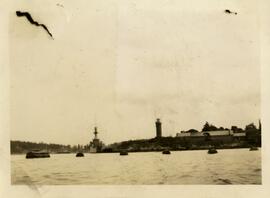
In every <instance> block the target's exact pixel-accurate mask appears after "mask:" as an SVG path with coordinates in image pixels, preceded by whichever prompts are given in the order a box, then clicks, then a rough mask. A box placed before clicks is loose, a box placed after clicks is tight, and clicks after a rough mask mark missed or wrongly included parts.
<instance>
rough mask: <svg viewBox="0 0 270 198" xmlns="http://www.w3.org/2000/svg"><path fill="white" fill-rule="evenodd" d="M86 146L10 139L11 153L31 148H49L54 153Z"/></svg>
mask: <svg viewBox="0 0 270 198" xmlns="http://www.w3.org/2000/svg"><path fill="white" fill-rule="evenodd" d="M82 148H84V146H82V145H74V146H71V145H62V144H47V143H44V142H39V143H35V142H25V141H13V140H11V141H10V152H11V154H20V153H27V152H28V151H31V150H47V151H49V152H52V153H54V152H55V153H57V152H77V151H78V150H81V149H82Z"/></svg>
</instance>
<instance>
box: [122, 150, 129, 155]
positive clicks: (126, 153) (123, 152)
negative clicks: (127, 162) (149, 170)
mask: <svg viewBox="0 0 270 198" xmlns="http://www.w3.org/2000/svg"><path fill="white" fill-rule="evenodd" d="M120 155H128V152H127V151H121V152H120Z"/></svg>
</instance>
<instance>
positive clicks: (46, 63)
mask: <svg viewBox="0 0 270 198" xmlns="http://www.w3.org/2000/svg"><path fill="white" fill-rule="evenodd" d="M81 2H85V1H81ZM207 2H208V3H210V2H211V3H210V4H211V6H209V5H208V3H206V1H196V6H190V4H187V2H186V1H165V0H158V1H155V2H151V3H144V2H142V1H96V0H91V1H88V2H87V3H86V2H85V3H86V4H85V6H83V4H82V3H81V4H77V3H75V2H68V1H63V3H61V2H55V4H54V5H51V6H53V9H52V10H43V9H41V8H39V9H40V10H37V9H27V8H18V9H15V10H14V11H12V12H10V15H9V63H10V67H9V69H10V154H11V157H10V166H11V169H10V170H11V176H10V177H11V184H12V185H183V184H184V185H188V184H191V185H239V184H249V185H260V184H262V167H261V139H262V138H263V137H262V135H261V133H262V125H263V123H261V112H260V108H261V102H260V86H261V85H260V50H259V49H260V40H259V38H260V37H259V34H260V32H259V29H258V17H259V15H258V11H257V9H256V2H254V1H247V2H244V1H241V3H239V4H237V3H235V2H234V1H229V2H228V3H226V4H223V3H220V2H218V1H207ZM239 5H241V7H239ZM74 6H75V7H74Z"/></svg>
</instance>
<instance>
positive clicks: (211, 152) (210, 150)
mask: <svg viewBox="0 0 270 198" xmlns="http://www.w3.org/2000/svg"><path fill="white" fill-rule="evenodd" d="M207 153H208V154H216V153H217V150H216V149H215V148H210V149H209V150H208V152H207Z"/></svg>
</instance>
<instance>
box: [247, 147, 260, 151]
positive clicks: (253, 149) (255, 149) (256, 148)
mask: <svg viewBox="0 0 270 198" xmlns="http://www.w3.org/2000/svg"><path fill="white" fill-rule="evenodd" d="M249 150H250V151H257V150H259V149H258V147H254V146H253V147H250V149H249Z"/></svg>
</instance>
